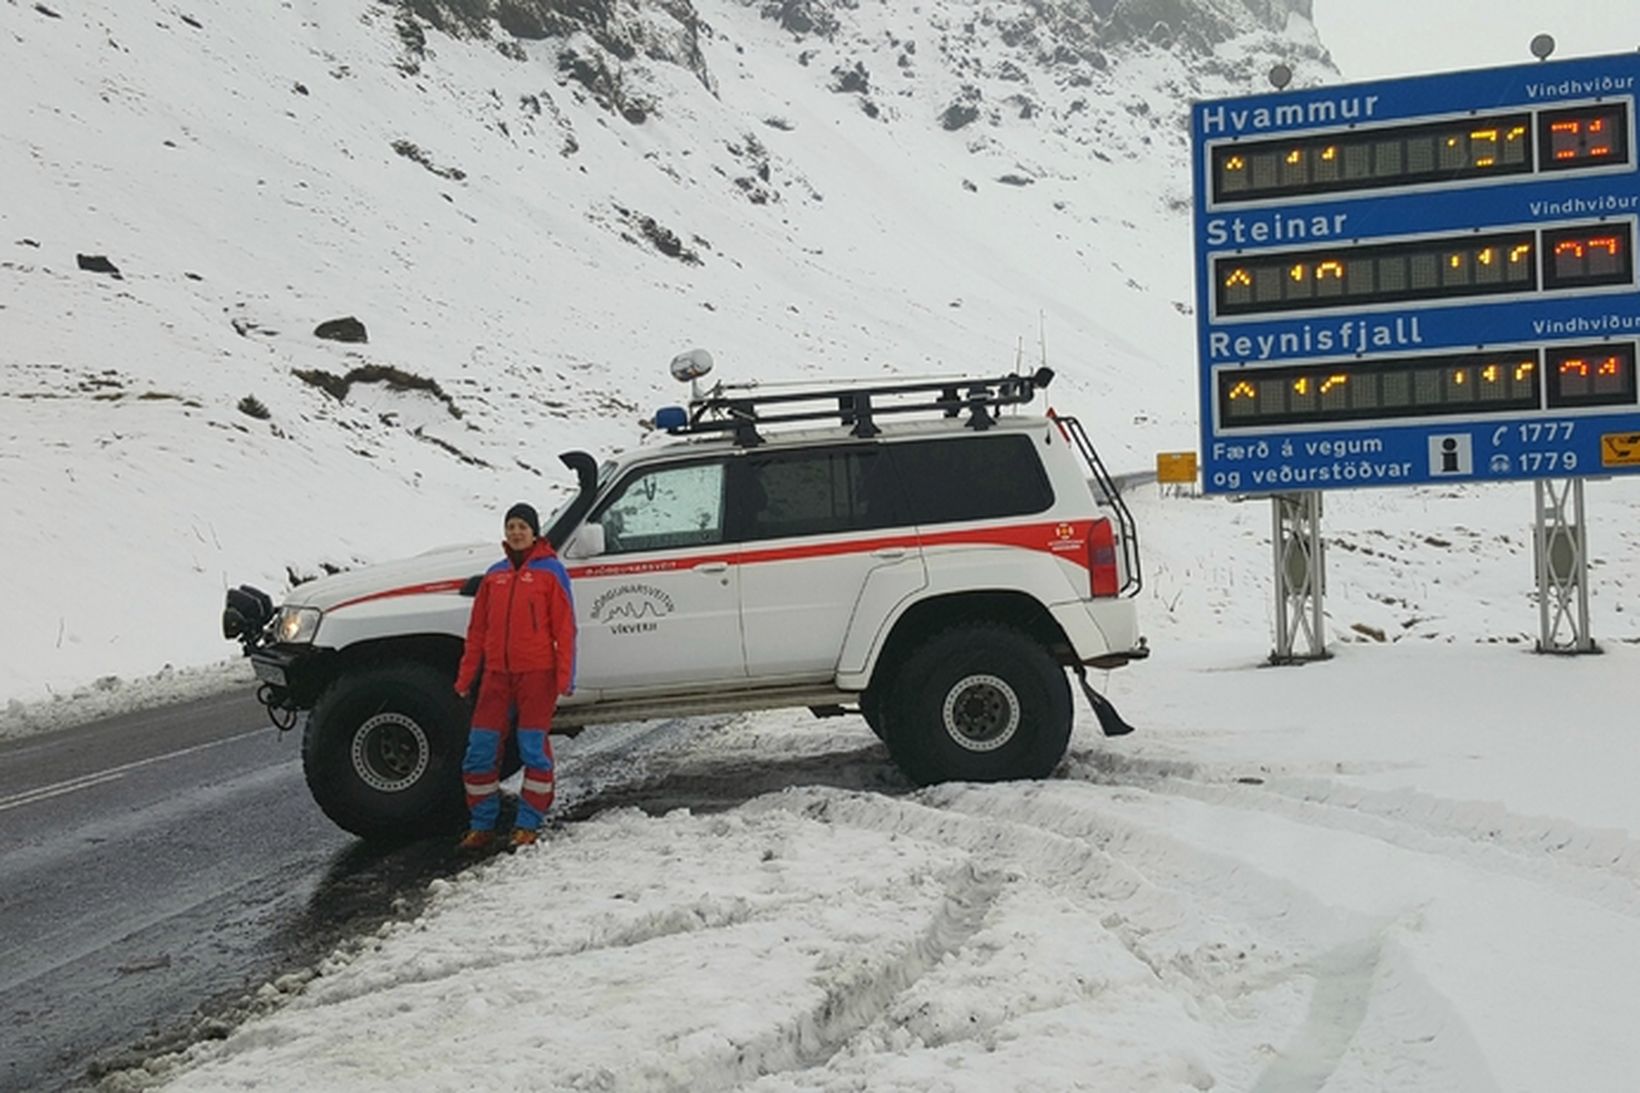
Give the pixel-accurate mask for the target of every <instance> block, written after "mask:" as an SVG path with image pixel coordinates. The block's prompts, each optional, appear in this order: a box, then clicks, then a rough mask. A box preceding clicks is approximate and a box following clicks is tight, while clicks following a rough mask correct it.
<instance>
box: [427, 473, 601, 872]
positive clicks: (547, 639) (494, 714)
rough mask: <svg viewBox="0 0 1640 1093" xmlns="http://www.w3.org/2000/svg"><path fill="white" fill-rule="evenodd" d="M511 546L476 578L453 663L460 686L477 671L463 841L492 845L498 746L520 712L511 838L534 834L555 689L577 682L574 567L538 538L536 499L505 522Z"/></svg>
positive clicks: (475, 847)
mask: <svg viewBox="0 0 1640 1093" xmlns="http://www.w3.org/2000/svg"><path fill="white" fill-rule="evenodd" d="M503 529H504V532H505V535H506V541H505V542H504V543H503V544H502V546H503V548H504V549H505V551H506V554H507V556H506V557H505V558H503V559H502V560H501V561H499V562H497V563H496V564H495V565H493V566H491V567H490V568H489V570H488V572H486V573H485V574H484V580H483V582H482V583H481V584H480V585H479V586H478V597H477V598H476V599H475V600H474V601H473V614H472V618H471V619H470V620H469V621H468V623H467V645H466V648H465V649H464V650H463V652H462V655H461V668H460V670H459V671H458V672H457V673H456V693H457V694H459V695H460V696H461V697H462V698H466V697H467V696H468V695H469V694H470V693H471V692H472V688H473V684H474V682H475V681H476V682H477V683H478V704H477V706H475V707H474V709H473V723H472V728H471V729H470V730H469V732H468V734H467V756H466V758H465V759H464V760H463V761H462V764H461V780H462V783H463V784H464V786H465V787H466V790H467V810H468V812H469V814H470V815H471V817H472V823H471V826H470V829H469V830H468V832H467V834H466V836H465V837H463V838H462V840H461V848H462V849H463V850H468V851H480V850H487V849H489V848H490V847H491V846H492V845H494V843H495V839H496V834H495V825H496V820H497V818H498V817H499V816H500V813H501V800H500V781H501V756H502V752H503V750H504V745H505V743H506V739H507V733H508V732H509V731H510V730H511V728H512V726H513V718H514V717H515V716H516V718H517V725H518V754H519V757H520V758H521V759H522V760H523V762H524V786H523V789H522V791H521V792H520V793H519V798H518V821H517V824H516V826H515V827H514V829H513V833H512V840H511V844H512V846H513V847H520V846H529V845H530V844H532V843H534V842H535V839H536V831H537V829H539V828H540V826H541V819H542V817H543V816H544V815H545V813H546V811H547V809H548V808H550V807H552V796H553V765H552V742H551V740H550V739H549V737H548V734H549V732H550V731H551V729H552V715H553V711H554V710H555V709H556V708H557V706H558V697H559V696H560V695H567V694H569V693H571V691H573V690H574V687H575V603H574V600H573V599H571V596H570V587H569V572H568V571H567V570H566V569H564V565H563V563H562V562H560V561H559V560H558V555H557V554H555V553H553V549H552V544H550V543H548V542H547V541H546V540H545V539H543V538H541V520H540V518H539V517H538V516H537V515H536V513H535V509H534V508H532V507H531V506H529V505H527V504H524V503H523V502H519V503H518V504H516V505H514V506H513V507H512V508H510V509H508V510H507V516H506V521H505V523H504V525H503Z"/></svg>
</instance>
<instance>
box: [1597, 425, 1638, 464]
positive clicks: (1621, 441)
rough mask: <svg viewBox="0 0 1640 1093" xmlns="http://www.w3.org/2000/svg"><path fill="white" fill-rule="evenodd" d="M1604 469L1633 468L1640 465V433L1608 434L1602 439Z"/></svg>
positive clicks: (1601, 456) (1601, 450)
mask: <svg viewBox="0 0 1640 1093" xmlns="http://www.w3.org/2000/svg"><path fill="white" fill-rule="evenodd" d="M1600 464H1601V466H1603V467H1632V466H1634V465H1636V464H1640V433H1606V434H1605V435H1604V436H1602V437H1601V438H1600Z"/></svg>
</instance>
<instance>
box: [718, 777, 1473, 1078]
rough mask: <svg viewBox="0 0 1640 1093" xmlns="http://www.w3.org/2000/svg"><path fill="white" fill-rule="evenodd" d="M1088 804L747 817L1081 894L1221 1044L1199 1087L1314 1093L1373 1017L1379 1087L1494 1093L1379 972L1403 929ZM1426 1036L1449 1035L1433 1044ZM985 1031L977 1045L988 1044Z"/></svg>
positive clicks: (1430, 997)
mask: <svg viewBox="0 0 1640 1093" xmlns="http://www.w3.org/2000/svg"><path fill="white" fill-rule="evenodd" d="M1079 792H1080V791H1078V790H1077V789H1076V788H1075V787H1074V786H1071V785H1063V784H1055V783H1048V784H1044V785H1042V786H1040V787H1036V788H1034V789H1031V790H1027V791H1026V800H1025V801H1024V802H1023V805H1022V802H1021V800H1020V797H1019V787H1017V786H1015V787H1009V788H1008V789H1007V790H992V789H990V788H989V787H975V786H963V785H949V786H940V787H934V788H932V789H929V790H925V791H923V792H921V793H918V794H916V795H915V796H913V797H910V798H906V799H901V800H888V799H884V798H881V797H873V796H870V795H865V794H845V793H837V792H829V791H824V790H810V791H795V792H793V793H790V794H786V795H782V796H780V797H771V798H768V799H766V801H761V802H757V803H755V804H753V805H752V806H751V808H752V809H754V810H755V809H758V808H762V807H778V808H796V809H799V810H801V811H803V812H804V814H806V815H814V816H817V817H820V818H824V819H826V820H828V821H830V822H834V823H846V824H850V825H854V826H860V827H866V828H870V829H873V830H879V831H888V832H893V833H896V834H900V835H904V836H907V837H912V838H918V839H924V840H927V841H930V842H937V843H939V844H941V845H945V846H953V847H957V848H960V849H963V850H965V851H967V852H969V853H972V854H974V856H975V858H976V860H977V861H978V862H979V863H980V864H981V866H982V867H983V868H986V869H990V870H993V871H998V872H1000V873H1001V874H1002V875H1004V876H1006V877H1009V878H1011V880H1010V885H1015V884H1017V883H1019V882H1020V881H1034V882H1036V883H1039V884H1040V885H1041V886H1042V887H1043V888H1044V889H1047V890H1050V891H1056V892H1071V893H1075V894H1076V895H1077V896H1078V897H1079V898H1080V900H1081V901H1082V902H1083V904H1084V905H1085V907H1086V916H1087V919H1088V920H1089V921H1090V922H1091V923H1095V924H1097V926H1096V928H1095V929H1094V931H1093V932H1094V933H1102V934H1103V935H1105V936H1108V937H1110V938H1113V939H1114V940H1115V941H1116V942H1117V943H1120V944H1121V945H1122V946H1124V947H1125V949H1126V951H1127V952H1128V953H1130V954H1131V956H1132V959H1133V960H1134V961H1135V962H1137V963H1138V964H1141V965H1143V966H1144V968H1145V969H1147V971H1148V975H1149V978H1150V980H1151V987H1150V991H1151V993H1152V994H1154V995H1159V996H1164V997H1171V998H1174V999H1178V1000H1181V1001H1182V1002H1183V1004H1184V1009H1185V1011H1186V1012H1187V1013H1189V1014H1190V1015H1191V1018H1192V1019H1193V1020H1195V1021H1197V1022H1199V1023H1201V1024H1203V1025H1206V1026H1208V1032H1209V1035H1210V1037H1211V1038H1213V1039H1216V1040H1217V1041H1219V1043H1220V1044H1221V1048H1220V1051H1219V1052H1218V1055H1219V1058H1220V1061H1221V1065H1220V1067H1219V1068H1217V1069H1216V1071H1215V1072H1214V1073H1207V1072H1202V1073H1201V1074H1200V1075H1198V1076H1199V1077H1200V1078H1201V1079H1202V1081H1201V1082H1200V1083H1199V1084H1197V1087H1198V1088H1204V1089H1205V1088H1218V1089H1245V1090H1249V1091H1250V1093H1251V1091H1253V1090H1257V1091H1258V1093H1308V1091H1310V1090H1319V1089H1321V1088H1323V1087H1324V1086H1327V1083H1328V1082H1329V1080H1330V1078H1331V1076H1332V1075H1333V1074H1334V1073H1335V1072H1336V1071H1337V1070H1338V1069H1339V1068H1340V1066H1342V1065H1345V1063H1346V1061H1347V1060H1349V1059H1350V1052H1351V1051H1352V1049H1357V1048H1358V1043H1357V1041H1358V1037H1359V1034H1360V1031H1361V1028H1362V1023H1363V1021H1365V1020H1366V1019H1367V1017H1368V1014H1369V1010H1370V1011H1371V1012H1372V1014H1373V1021H1374V1022H1375V1025H1374V1028H1375V1029H1383V1028H1386V1027H1387V1028H1388V1029H1389V1030H1390V1034H1391V1035H1392V1036H1393V1038H1394V1039H1395V1041H1396V1042H1397V1043H1398V1044H1399V1045H1401V1046H1400V1048H1399V1049H1398V1053H1397V1057H1396V1058H1395V1060H1394V1065H1395V1067H1396V1068H1397V1073H1398V1080H1397V1081H1396V1083H1395V1084H1393V1085H1392V1086H1385V1087H1384V1088H1396V1089H1434V1088H1457V1087H1463V1088H1487V1087H1490V1085H1491V1082H1490V1077H1489V1076H1488V1075H1487V1074H1486V1070H1485V1065H1484V1062H1483V1061H1482V1060H1481V1056H1480V1053H1479V1052H1478V1050H1476V1049H1475V1046H1474V1044H1473V1040H1472V1038H1471V1037H1470V1035H1469V1034H1468V1032H1467V1029H1466V1028H1465V1027H1464V1026H1463V1023H1462V1021H1461V1020H1460V1019H1459V1018H1458V1017H1457V1015H1456V1013H1455V1012H1454V1010H1453V1009H1452V1007H1451V1005H1450V1003H1448V1002H1447V1000H1446V999H1445V998H1444V997H1442V996H1441V995H1440V993H1439V992H1438V991H1437V990H1435V989H1434V988H1433V987H1432V986H1431V985H1430V984H1429V983H1428V982H1427V981H1426V980H1425V979H1424V977H1423V976H1422V974H1421V972H1420V971H1419V970H1418V968H1417V967H1416V966H1415V964H1414V963H1413V962H1411V961H1409V960H1404V959H1400V957H1399V954H1398V953H1396V955H1395V956H1394V957H1392V958H1391V959H1390V960H1389V963H1390V964H1391V965H1393V969H1392V971H1391V972H1385V971H1383V969H1382V965H1383V964H1384V962H1385V946H1386V940H1385V939H1386V937H1387V936H1389V935H1390V933H1391V932H1392V931H1393V930H1394V929H1395V928H1396V927H1397V926H1398V925H1400V924H1399V923H1397V922H1396V921H1394V920H1385V919H1382V918H1374V917H1371V916H1366V915H1362V914H1357V913H1350V912H1347V911H1344V910H1342V909H1340V908H1337V907H1331V906H1328V905H1326V904H1324V903H1322V902H1320V901H1319V900H1318V899H1317V898H1316V897H1315V896H1314V895H1313V894H1312V893H1310V892H1307V891H1305V890H1303V889H1302V888H1299V887H1296V886H1294V885H1292V884H1290V883H1288V882H1287V881H1285V880H1283V879H1281V878H1279V877H1275V876H1272V875H1269V874H1267V873H1264V872H1262V871H1260V870H1259V869H1258V868H1257V867H1256V866H1255V865H1253V864H1252V863H1250V862H1248V861H1245V860H1241V859H1238V858H1235V857H1233V856H1227V855H1224V854H1219V853H1215V852H1213V851H1210V850H1205V849H1202V848H1199V847H1196V846H1193V845H1191V844H1189V843H1188V842H1185V841H1182V840H1179V839H1177V838H1174V837H1172V836H1171V835H1169V834H1168V833H1167V832H1165V831H1158V830H1156V829H1154V828H1153V827H1147V826H1144V825H1142V824H1136V823H1133V822H1130V821H1127V820H1124V819H1123V818H1122V816H1121V814H1120V813H1121V807H1122V802H1121V801H1120V800H1114V801H1113V800H1112V799H1111V798H1110V797H1109V796H1108V795H1107V794H1104V793H1103V792H1101V793H1100V796H1099V797H1098V798H1096V799H1089V800H1085V801H1083V800H1073V799H1072V798H1073V797H1074V796H1076V795H1078V794H1079ZM1204 939H1212V940H1204ZM1386 979H1388V980H1389V981H1391V982H1392V983H1393V989H1392V990H1386V988H1385V981H1386ZM1093 993H1094V994H1097V993H1098V992H1097V991H1095V992H1093ZM1300 998H1303V999H1304V1000H1305V1001H1304V1004H1303V1005H1302V1006H1301V1005H1299V1003H1298V1001H1297V1000H1298V999H1300ZM1095 1008H1096V1009H1097V1007H1095ZM1024 1012H1027V1011H1026V1010H1025V1009H1024V1008H1021V1009H1018V1010H1015V1011H1012V1012H1009V1013H1007V1014H1006V1015H1005V1016H1006V1019H1008V1020H1012V1019H1015V1018H1017V1017H1019V1016H1021V1015H1022V1013H1024ZM992 1024H993V1025H994V1024H995V1022H993V1023H992ZM1431 1028H1439V1029H1440V1030H1441V1031H1442V1035H1441V1036H1440V1037H1433V1036H1425V1035H1423V1034H1424V1033H1426V1032H1427V1030H1429V1029H1431ZM990 1031H991V1029H990V1028H988V1027H986V1026H984V1025H979V1026H976V1027H975V1028H974V1029H973V1030H972V1031H971V1032H970V1033H969V1034H968V1035H969V1037H970V1038H974V1039H978V1040H982V1041H983V1040H984V1039H985V1037H986V1036H987V1034H988V1033H989V1032H990ZM1420 1037H1422V1039H1420ZM1380 1038H1382V1037H1380ZM923 1046H925V1047H932V1046H937V1045H935V1044H925V1045H923ZM868 1049H869V1045H868V1046H867V1047H865V1048H861V1049H860V1050H868ZM1193 1084H1194V1083H1193Z"/></svg>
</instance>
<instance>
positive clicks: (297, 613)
mask: <svg viewBox="0 0 1640 1093" xmlns="http://www.w3.org/2000/svg"><path fill="white" fill-rule="evenodd" d="M320 615H321V612H320V610H319V609H318V608H317V607H281V608H280V609H279V614H278V615H277V616H275V618H274V620H273V640H274V641H276V642H278V643H279V644H281V645H306V644H308V643H309V642H311V641H312V640H313V636H314V635H315V634H317V633H318V632H319V617H320Z"/></svg>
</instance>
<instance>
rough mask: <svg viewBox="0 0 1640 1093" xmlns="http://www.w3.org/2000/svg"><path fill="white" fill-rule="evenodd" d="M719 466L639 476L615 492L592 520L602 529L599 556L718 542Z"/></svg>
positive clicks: (720, 530) (675, 468)
mask: <svg viewBox="0 0 1640 1093" xmlns="http://www.w3.org/2000/svg"><path fill="white" fill-rule="evenodd" d="M724 478H725V476H724V468H723V464H722V463H685V464H682V465H677V466H670V467H655V468H653V469H650V470H644V471H639V472H637V473H635V474H634V475H633V476H632V477H630V478H628V479H627V480H626V481H625V482H622V483H621V484H620V485H619V486H617V487H616V488H615V492H614V493H613V494H612V495H611V496H610V497H609V498H608V499H607V500H606V501H604V503H603V504H601V505H599V506H598V509H597V511H596V512H594V513H593V514H592V517H591V519H592V520H593V521H595V522H597V523H600V524H602V525H603V526H604V551H605V553H608V554H631V553H634V552H636V551H640V550H671V549H674V548H677V547H689V546H709V545H711V544H714V543H721V542H723V539H724V534H723V509H724V506H723V486H724Z"/></svg>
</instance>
